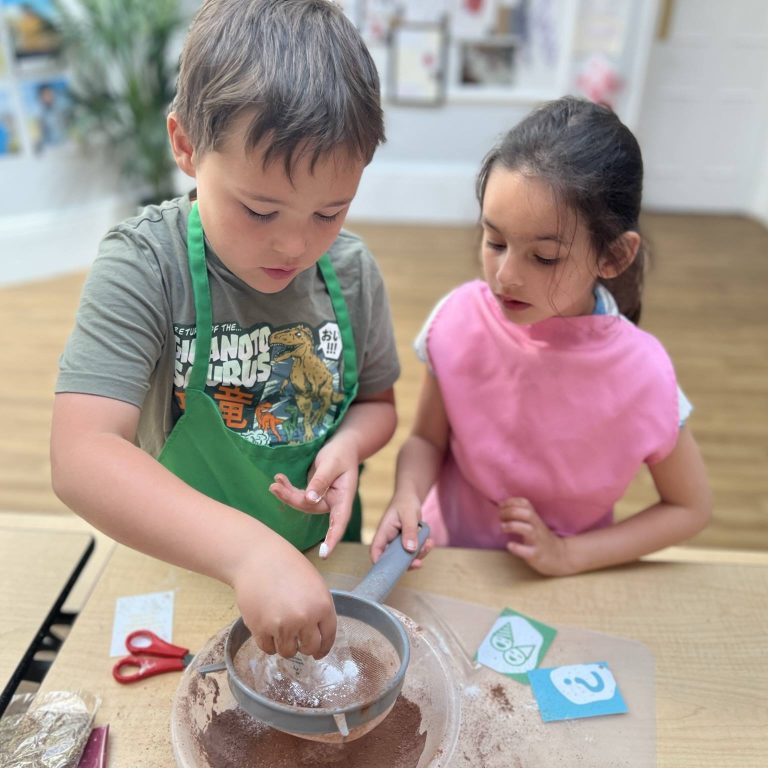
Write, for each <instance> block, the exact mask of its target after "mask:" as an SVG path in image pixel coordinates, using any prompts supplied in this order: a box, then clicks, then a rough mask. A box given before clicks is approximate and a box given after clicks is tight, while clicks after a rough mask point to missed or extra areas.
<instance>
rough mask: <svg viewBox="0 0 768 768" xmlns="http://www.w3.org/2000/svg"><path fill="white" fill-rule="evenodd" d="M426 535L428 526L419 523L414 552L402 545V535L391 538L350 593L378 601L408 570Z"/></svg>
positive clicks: (427, 534) (382, 598)
mask: <svg viewBox="0 0 768 768" xmlns="http://www.w3.org/2000/svg"><path fill="white" fill-rule="evenodd" d="M428 537H429V526H428V525H427V524H426V523H419V533H418V541H417V543H416V550H415V551H414V552H409V551H408V550H407V549H406V548H405V547H404V546H403V540H402V536H400V535H398V536H397V537H396V538H394V539H392V541H390V542H389V544H388V545H387V548H386V549H385V550H384V552H383V553H382V555H381V557H380V558H379V561H378V562H377V563H374V564H373V566H372V567H371V570H370V571H368V573H367V574H366V575H365V576H364V577H363V580H362V581H361V582H360V583H359V584H358V585H357V586H356V587H355V588H354V589H353V590H352V594H353V595H357V596H358V597H364V598H367V599H368V600H374V601H375V602H377V603H380V602H381V601H382V600H384V598H385V597H386V596H387V595H388V594H389V593H390V592H391V591H392V588H393V587H394V586H395V584H396V583H397V580H398V579H399V578H400V577H401V576H402V575H403V574H404V573H405V572H406V571H407V570H408V566H409V565H410V564H411V563H412V562H413V561H414V559H415V558H416V556H417V555H418V554H419V552H420V551H421V548H422V547H423V546H424V542H425V541H426V540H427V538H428Z"/></svg>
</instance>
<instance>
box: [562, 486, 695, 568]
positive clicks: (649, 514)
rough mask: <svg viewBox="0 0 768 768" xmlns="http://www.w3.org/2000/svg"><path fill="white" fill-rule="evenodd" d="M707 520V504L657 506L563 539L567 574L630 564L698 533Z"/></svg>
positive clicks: (662, 503)
mask: <svg viewBox="0 0 768 768" xmlns="http://www.w3.org/2000/svg"><path fill="white" fill-rule="evenodd" d="M709 519H710V509H709V507H708V506H707V505H706V504H702V505H700V506H697V507H684V506H680V505H676V504H670V503H667V502H662V501H660V502H658V503H657V504H654V505H652V506H650V507H647V508H646V509H644V510H642V511H640V512H638V513H637V514H635V515H633V516H632V517H629V518H627V519H625V520H622V521H620V522H617V523H615V524H614V525H611V526H608V527H607V528H600V529H598V530H595V531H589V532H587V533H582V534H579V535H577V536H572V537H570V538H568V539H565V542H566V553H567V554H566V557H567V561H568V563H567V570H568V572H569V573H581V572H584V571H592V570H596V569H598V568H607V567H609V566H612V565H619V564H621V563H627V562H631V561H633V560H637V559H638V558H640V557H643V556H644V555H648V554H650V553H652V552H656V551H658V550H660V549H664V548H665V547H669V546H673V545H675V544H680V543H681V542H683V541H686V540H687V539H690V538H691V537H692V536H694V535H696V534H697V533H699V531H701V530H703V529H704V527H705V526H706V525H707V523H708V522H709Z"/></svg>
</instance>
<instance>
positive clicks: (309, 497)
mask: <svg viewBox="0 0 768 768" xmlns="http://www.w3.org/2000/svg"><path fill="white" fill-rule="evenodd" d="M358 474H359V470H358V457H357V453H356V451H354V450H352V449H351V448H350V447H349V445H348V444H347V443H346V442H345V441H344V440H342V439H338V438H336V439H332V440H329V441H328V442H327V443H326V444H325V445H324V446H323V448H322V449H321V450H320V451H319V452H318V454H317V457H316V458H315V463H314V464H313V465H312V468H311V469H310V471H309V480H308V483H307V488H306V490H301V489H300V488H296V486H294V485H293V483H291V481H290V480H289V479H288V478H287V477H286V476H285V475H283V474H277V475H275V482H274V483H272V485H270V486H269V490H270V491H271V492H272V493H273V494H274V495H275V496H277V498H278V499H280V501H283V502H285V503H286V504H289V505H290V506H292V507H294V508H295V509H298V510H300V511H301V512H307V513H308V514H327V513H330V523H329V526H328V533H327V534H326V537H325V543H326V545H327V553H328V554H330V553H331V552H332V551H333V548H334V547H335V546H336V545H337V544H338V543H339V541H341V538H342V536H343V535H344V531H346V529H347V525H348V524H349V518H350V517H351V516H352V504H353V503H354V500H355V493H357V478H358Z"/></svg>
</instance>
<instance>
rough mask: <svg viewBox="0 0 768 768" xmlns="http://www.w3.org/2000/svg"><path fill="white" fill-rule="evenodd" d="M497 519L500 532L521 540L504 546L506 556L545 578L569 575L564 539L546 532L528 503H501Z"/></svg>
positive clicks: (548, 531)
mask: <svg viewBox="0 0 768 768" xmlns="http://www.w3.org/2000/svg"><path fill="white" fill-rule="evenodd" d="M499 516H500V518H501V530H502V531H504V533H511V534H515V535H516V536H518V537H519V538H520V539H521V541H510V542H508V543H507V550H508V551H509V552H511V553H512V554H513V555H517V557H519V558H521V559H522V560H525V561H526V562H527V563H528V565H530V566H531V568H534V569H535V570H537V571H538V572H539V573H542V574H544V575H545V576H566V575H568V574H570V573H572V569H571V567H570V565H569V564H568V551H567V550H568V545H567V539H563V538H561V537H560V536H557V535H556V534H554V533H552V531H550V529H549V528H548V527H547V525H546V524H545V523H544V521H543V520H542V519H541V518H540V517H539V516H538V514H537V513H536V510H535V509H534V508H533V504H531V502H530V501H528V499H507V500H506V501H503V502H502V503H501V504H499Z"/></svg>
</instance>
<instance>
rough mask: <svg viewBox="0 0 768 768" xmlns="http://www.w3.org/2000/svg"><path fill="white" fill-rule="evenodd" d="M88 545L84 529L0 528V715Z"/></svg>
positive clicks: (90, 548) (85, 556) (80, 565)
mask: <svg viewBox="0 0 768 768" xmlns="http://www.w3.org/2000/svg"><path fill="white" fill-rule="evenodd" d="M93 547H94V540H93V537H92V536H89V535H88V534H85V533H69V532H62V531H48V530H42V529H22V528H15V527H14V528H6V527H0V569H2V588H0V684H2V686H3V689H2V693H1V694H0V715H2V713H3V712H4V711H5V708H6V707H7V705H8V702H9V701H10V699H11V696H12V695H13V692H14V690H15V689H16V687H17V686H18V684H19V682H20V681H21V680H22V679H23V676H24V672H25V670H26V668H27V667H28V665H29V663H30V661H31V660H32V657H33V656H34V654H35V652H36V650H37V648H38V644H39V643H40V641H41V640H42V639H43V638H44V637H45V636H46V634H47V633H48V631H49V629H50V626H51V623H52V622H53V621H54V619H56V618H57V616H58V615H59V612H60V610H61V607H62V605H63V604H64V601H65V600H66V599H67V596H68V595H69V592H70V590H71V589H72V587H73V586H74V584H75V582H76V580H77V577H78V576H79V574H80V572H81V571H82V569H83V566H84V565H85V563H86V562H87V560H88V558H89V557H90V554H91V552H92V551H93Z"/></svg>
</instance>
